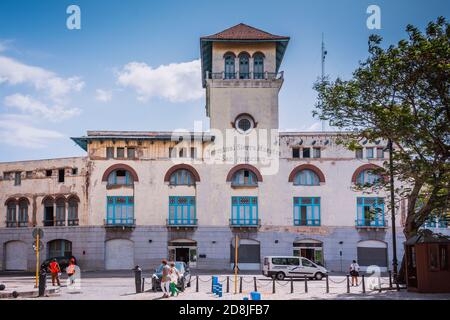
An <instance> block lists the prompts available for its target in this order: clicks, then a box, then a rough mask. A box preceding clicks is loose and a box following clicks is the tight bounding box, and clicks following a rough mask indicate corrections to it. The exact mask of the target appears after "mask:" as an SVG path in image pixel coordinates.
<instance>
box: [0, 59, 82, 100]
mask: <svg viewBox="0 0 450 320" xmlns="http://www.w3.org/2000/svg"><path fill="white" fill-rule="evenodd" d="M1 83H8V84H11V85H18V84H28V85H31V86H33V87H34V88H35V89H36V90H39V91H41V90H44V91H45V92H46V93H47V95H48V96H49V97H50V98H51V99H53V100H64V99H65V98H66V95H68V94H69V93H71V92H78V91H80V90H81V89H82V88H83V87H84V82H83V81H81V79H80V78H79V77H70V78H61V77H59V76H57V75H56V74H55V73H54V72H52V71H48V70H46V69H43V68H40V67H36V66H30V65H27V64H24V63H22V62H20V61H17V60H15V59H12V58H9V57H6V56H0V84H1Z"/></svg>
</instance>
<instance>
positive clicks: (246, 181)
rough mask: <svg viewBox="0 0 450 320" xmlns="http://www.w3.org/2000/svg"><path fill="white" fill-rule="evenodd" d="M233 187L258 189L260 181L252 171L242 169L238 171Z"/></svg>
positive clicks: (233, 179) (234, 176)
mask: <svg viewBox="0 0 450 320" xmlns="http://www.w3.org/2000/svg"><path fill="white" fill-rule="evenodd" d="M231 185H232V186H250V187H256V186H257V185H258V179H257V177H256V174H255V173H253V172H252V171H250V170H247V169H242V170H239V171H237V172H236V173H235V174H234V175H233V178H232V180H231Z"/></svg>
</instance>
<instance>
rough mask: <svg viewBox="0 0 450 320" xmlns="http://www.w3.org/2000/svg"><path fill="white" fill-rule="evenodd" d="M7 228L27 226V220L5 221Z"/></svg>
mask: <svg viewBox="0 0 450 320" xmlns="http://www.w3.org/2000/svg"><path fill="white" fill-rule="evenodd" d="M6 227H7V228H25V227H28V221H6Z"/></svg>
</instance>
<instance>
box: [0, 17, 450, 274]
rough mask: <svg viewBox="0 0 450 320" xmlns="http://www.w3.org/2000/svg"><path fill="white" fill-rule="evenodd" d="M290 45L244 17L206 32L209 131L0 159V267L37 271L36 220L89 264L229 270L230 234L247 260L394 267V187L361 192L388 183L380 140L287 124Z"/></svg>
mask: <svg viewBox="0 0 450 320" xmlns="http://www.w3.org/2000/svg"><path fill="white" fill-rule="evenodd" d="M288 42H289V38H288V37H283V36H276V35H272V34H270V33H267V32H264V31H261V30H258V29H255V28H252V27H250V26H247V25H244V24H240V25H237V26H235V27H232V28H230V29H227V30H225V31H223V32H220V33H218V34H215V35H212V36H207V37H202V38H201V39H200V46H201V59H202V77H203V79H202V81H203V86H204V88H205V90H206V112H207V115H208V117H209V118H210V127H211V129H210V130H209V131H208V132H202V131H199V132H195V130H194V131H193V132H152V131H148V132H137V131H133V132H129V131H89V132H87V135H85V136H82V137H76V138H72V139H73V140H74V141H75V142H76V143H77V144H78V145H79V146H80V147H81V148H83V149H84V150H85V151H86V156H85V157H79V158H66V159H52V160H37V161H24V162H10V163H1V164H0V171H1V172H2V176H1V177H0V200H1V204H2V207H1V208H2V209H1V210H0V212H2V213H1V214H0V270H34V268H35V265H36V258H35V254H34V250H33V247H32V244H33V237H32V230H33V228H34V227H41V228H42V229H43V230H44V233H45V234H44V238H43V239H42V242H43V250H42V252H43V255H44V257H45V258H50V257H55V256H64V255H73V256H75V257H76V258H77V260H78V262H79V264H80V267H81V268H82V269H84V270H104V269H108V270H115V269H131V268H132V267H134V266H135V265H140V266H143V267H144V268H145V269H149V268H153V267H155V266H156V265H157V264H159V262H160V260H161V259H162V258H169V259H171V260H172V259H173V260H182V261H186V262H188V263H189V264H190V266H191V267H192V268H197V269H210V270H220V269H221V270H223V269H230V268H232V266H233V262H234V252H235V250H234V240H235V237H236V236H237V237H238V238H239V268H240V269H253V270H257V269H260V267H261V264H262V262H263V257H264V256H268V255H301V256H305V257H307V258H309V259H311V260H313V261H315V262H317V263H320V264H323V265H325V266H326V267H327V268H328V269H330V270H333V271H347V268H348V265H349V264H350V262H351V260H353V259H357V260H358V261H359V263H360V265H362V266H363V267H367V266H369V265H378V266H380V267H381V268H382V269H386V268H389V266H390V264H391V260H392V235H391V231H390V230H391V229H390V224H389V222H388V221H390V215H389V214H388V212H387V211H388V210H387V205H386V204H385V201H386V200H387V198H386V196H387V195H386V194H384V193H382V192H373V193H369V194H368V193H363V192H361V191H358V190H357V188H355V186H357V185H358V184H367V183H369V184H372V183H376V181H377V179H383V177H380V176H378V175H377V174H376V173H375V172H374V170H376V168H378V167H380V166H382V165H383V162H384V161H385V160H386V159H385V152H384V149H385V147H386V144H385V143H384V142H383V141H377V142H374V143H370V142H362V143H361V148H360V149H358V150H356V151H350V150H347V149H346V148H344V147H343V146H342V145H340V144H338V143H337V139H339V137H340V136H341V134H339V133H337V132H281V131H279V125H278V108H279V106H278V93H279V91H280V89H281V87H282V84H283V81H284V80H283V73H282V72H280V67H281V63H282V60H283V56H284V52H285V50H286V48H287V44H288ZM186 125H188V124H186ZM398 212H399V213H398V217H397V222H398V230H399V232H398V233H397V243H398V258H401V256H402V254H403V249H402V247H403V246H402V243H403V241H404V238H403V234H402V232H401V223H402V215H404V212H405V204H404V203H402V204H401V206H400V208H399V210H398ZM442 227H443V228H444V226H442ZM446 227H447V226H445V228H446Z"/></svg>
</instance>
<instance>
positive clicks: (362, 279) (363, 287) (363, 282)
mask: <svg viewBox="0 0 450 320" xmlns="http://www.w3.org/2000/svg"><path fill="white" fill-rule="evenodd" d="M364 278H365V277H364V275H362V276H361V281H362V291H363V293H366V282H365V281H364Z"/></svg>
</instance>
